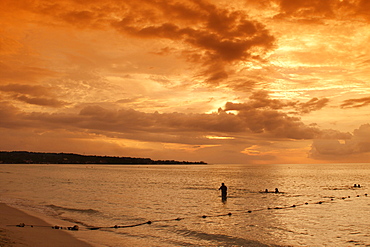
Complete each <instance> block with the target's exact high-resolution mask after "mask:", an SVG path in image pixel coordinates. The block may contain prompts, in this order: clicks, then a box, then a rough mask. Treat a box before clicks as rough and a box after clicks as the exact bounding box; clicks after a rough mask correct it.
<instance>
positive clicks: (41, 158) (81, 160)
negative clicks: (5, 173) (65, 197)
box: [0, 151, 207, 164]
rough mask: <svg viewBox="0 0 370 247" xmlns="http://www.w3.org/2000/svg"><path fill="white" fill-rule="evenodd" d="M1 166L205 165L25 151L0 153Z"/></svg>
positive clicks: (188, 162) (174, 161) (201, 162)
mask: <svg viewBox="0 0 370 247" xmlns="http://www.w3.org/2000/svg"><path fill="white" fill-rule="evenodd" d="M0 163H3V164H207V163H205V162H203V161H200V162H191V161H176V160H152V159H150V158H132V157H115V156H96V155H81V154H73V153H40V152H27V151H12V152H6V151H0Z"/></svg>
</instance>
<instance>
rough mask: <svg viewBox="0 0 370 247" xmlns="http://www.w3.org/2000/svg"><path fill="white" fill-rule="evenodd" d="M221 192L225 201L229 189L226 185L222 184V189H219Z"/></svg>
mask: <svg viewBox="0 0 370 247" xmlns="http://www.w3.org/2000/svg"><path fill="white" fill-rule="evenodd" d="M219 190H221V197H222V200H223V201H225V200H226V198H227V187H226V185H225V184H224V183H222V184H221V187H220V188H219Z"/></svg>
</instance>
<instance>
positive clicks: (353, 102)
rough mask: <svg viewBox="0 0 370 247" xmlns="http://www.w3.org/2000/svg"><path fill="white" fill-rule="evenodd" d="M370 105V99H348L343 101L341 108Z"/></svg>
mask: <svg viewBox="0 0 370 247" xmlns="http://www.w3.org/2000/svg"><path fill="white" fill-rule="evenodd" d="M369 104H370V97H364V98H359V99H348V100H345V101H343V103H342V104H341V105H340V107H341V108H359V107H363V106H367V105H369Z"/></svg>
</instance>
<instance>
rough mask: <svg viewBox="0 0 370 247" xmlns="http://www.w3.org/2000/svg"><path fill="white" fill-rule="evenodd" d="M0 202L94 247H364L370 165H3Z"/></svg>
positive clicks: (369, 234)
mask: <svg viewBox="0 0 370 247" xmlns="http://www.w3.org/2000/svg"><path fill="white" fill-rule="evenodd" d="M221 183H225V184H226V186H227V187H228V197H227V200H226V201H223V200H222V198H221V192H220V191H219V190H218V188H219V187H220V185H221ZM354 184H360V185H361V187H360V188H358V187H357V186H356V187H354ZM275 188H278V189H279V191H280V193H263V192H264V191H265V189H268V190H269V191H271V192H273V191H274V190H275ZM367 194H369V196H367ZM0 202H5V203H8V204H10V205H11V206H15V207H18V208H21V209H26V210H29V211H33V212H35V213H36V212H37V213H38V214H43V215H47V216H48V217H52V218H53V219H58V220H60V219H62V220H64V221H63V222H65V226H73V225H75V224H77V225H79V226H80V230H79V231H78V234H76V236H78V237H79V238H81V239H84V240H87V241H89V242H90V243H92V244H94V245H95V246H115V247H116V246H370V220H369V219H370V164H330V165H328V164H310V165H301V164H290V165H226V164H225V165H53V164H50V165H35V164H33V165H26V164H17V165H10V164H0ZM18 223H20V222H15V224H18ZM24 223H25V224H27V222H24ZM115 226H116V227H115ZM35 230H37V229H36V228H35ZM53 230H55V229H53Z"/></svg>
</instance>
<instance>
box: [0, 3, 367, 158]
mask: <svg viewBox="0 0 370 247" xmlns="http://www.w3.org/2000/svg"><path fill="white" fill-rule="evenodd" d="M0 24H1V25H0V26H1V27H0V96H1V98H0V100H1V105H0V135H1V138H0V150H3V151H13V150H24V151H40V152H73V153H80V154H93V155H115V156H132V157H149V158H152V159H175V160H191V161H200V160H202V161H206V162H208V163H248V164H249V163H257V164H265V163H272V164H273V163H327V162H368V161H369V159H370V124H369V123H370V119H369V107H370V87H369V86H370V82H369V79H370V46H369V43H370V25H369V24H370V1H367V0H295V1H292V0H237V1H230V0H228V1H226V0H212V1H211V0H209V1H206V0H156V1H153V0H125V1H122V0H104V1H103V0H58V1H48V0H17V1H14V0H1V1H0Z"/></svg>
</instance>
